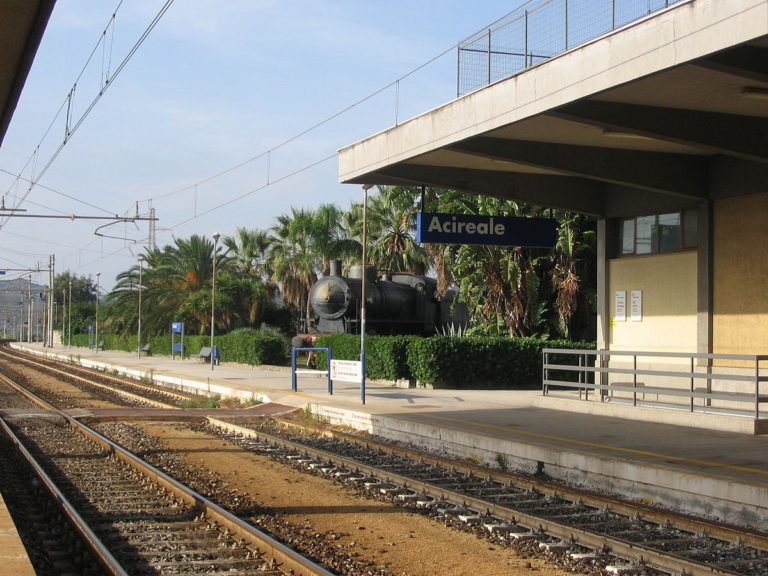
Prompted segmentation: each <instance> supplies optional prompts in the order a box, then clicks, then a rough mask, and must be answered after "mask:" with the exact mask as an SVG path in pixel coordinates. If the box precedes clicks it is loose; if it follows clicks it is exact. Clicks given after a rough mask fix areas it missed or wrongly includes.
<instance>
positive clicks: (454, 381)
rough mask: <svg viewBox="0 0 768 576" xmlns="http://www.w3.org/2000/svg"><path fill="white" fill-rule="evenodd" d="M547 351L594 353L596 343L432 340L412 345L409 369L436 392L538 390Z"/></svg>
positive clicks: (527, 339) (428, 339) (486, 339)
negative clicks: (584, 350)
mask: <svg viewBox="0 0 768 576" xmlns="http://www.w3.org/2000/svg"><path fill="white" fill-rule="evenodd" d="M544 348H570V349H582V348H583V349H594V348H595V343H594V342H570V341H565V340H540V339H538V338H501V337H499V338H492V337H469V338H453V337H450V336H433V337H431V338H424V339H421V340H419V341H413V342H412V343H411V345H410V346H409V347H408V366H409V367H410V369H411V373H412V374H413V377H414V378H416V380H418V381H419V382H420V383H422V384H427V385H431V386H434V387H436V388H469V387H471V388H505V389H536V388H539V387H541V365H542V350H543V349H544ZM562 363H565V361H563V362H562Z"/></svg>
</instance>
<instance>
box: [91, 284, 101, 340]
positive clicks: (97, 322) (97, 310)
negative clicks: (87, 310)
mask: <svg viewBox="0 0 768 576" xmlns="http://www.w3.org/2000/svg"><path fill="white" fill-rule="evenodd" d="M100 283H101V272H96V335H95V336H94V339H93V343H94V345H95V346H96V353H97V354H98V352H99V286H100Z"/></svg>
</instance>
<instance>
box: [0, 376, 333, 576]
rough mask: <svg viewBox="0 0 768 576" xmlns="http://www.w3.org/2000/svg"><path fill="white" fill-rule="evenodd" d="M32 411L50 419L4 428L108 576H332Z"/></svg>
mask: <svg viewBox="0 0 768 576" xmlns="http://www.w3.org/2000/svg"><path fill="white" fill-rule="evenodd" d="M0 380H2V382H3V384H5V385H6V386H10V387H13V388H14V389H16V390H17V391H19V392H20V393H21V390H20V388H19V387H18V385H16V384H15V383H13V382H11V381H10V380H9V379H8V378H6V377H1V378H0ZM24 396H25V397H26V398H28V399H30V400H31V399H32V398H33V397H32V395H31V394H30V393H29V392H25V393H24ZM35 403H36V404H37V405H38V406H40V407H42V408H43V409H44V410H45V411H46V413H45V414H43V415H41V414H39V413H33V414H32V416H31V417H24V416H23V415H20V414H17V415H16V416H15V417H14V418H13V420H14V424H13V429H12V427H11V426H10V425H9V424H7V423H6V421H5V419H3V420H2V421H0V428H2V431H3V433H4V434H5V436H6V438H8V440H7V441H8V442H10V443H12V444H13V445H15V446H17V447H18V451H19V453H20V454H21V455H22V456H23V458H24V459H25V460H26V462H27V463H28V465H29V467H31V468H32V469H33V470H34V471H35V474H36V477H37V482H39V484H40V485H41V486H44V487H45V490H46V491H47V492H48V493H50V494H51V496H52V497H53V499H54V500H56V501H57V502H60V503H61V506H62V508H61V510H62V511H61V514H62V515H63V516H66V518H67V519H68V520H69V522H70V523H71V525H72V526H74V527H75V530H76V531H77V533H78V534H79V535H80V538H81V542H86V543H87V544H88V548H89V549H90V550H91V551H92V554H93V555H94V556H95V557H96V558H97V559H98V562H99V564H100V565H101V567H102V569H103V571H102V573H107V574H120V575H123V574H174V575H192V574H228V575H229V574H231V575H237V574H242V575H246V574H248V575H265V576H276V575H278V574H297V575H298V574H304V575H324V576H325V575H330V574H331V572H330V571H328V570H326V569H325V568H324V567H322V566H320V565H318V564H316V563H314V562H312V561H310V560H308V559H307V558H305V557H304V556H302V555H301V554H299V553H297V552H296V551H294V550H292V549H291V548H289V547H287V546H285V545H283V544H281V543H280V542H278V541H276V540H275V539H273V538H271V537H270V536H268V535H267V534H265V533H263V532H261V531H260V530H258V529H256V528H254V527H253V526H251V525H249V524H247V523H246V522H244V521H243V520H241V519H239V518H237V517H236V516H234V515H232V514H231V513H229V512H227V511H226V510H224V509H223V508H221V507H220V506H218V505H216V504H215V503H213V502H212V501H210V500H208V499H206V498H204V497H203V496H201V495H199V494H198V493H196V492H194V491H192V490H190V489H189V488H187V487H186V486H184V485H182V484H180V483H179V482H177V481H175V480H174V479H172V478H171V477H169V476H167V475H166V474H164V473H163V472H161V471H160V470H158V469H156V468H154V467H152V466H150V465H148V464H147V463H146V462H144V461H142V460H140V459H139V458H137V457H136V456H134V455H133V454H131V453H129V452H128V451H126V450H125V449H123V448H121V447H120V446H119V445H117V444H115V443H114V442H111V441H110V440H108V439H107V438H105V437H103V436H101V435H100V434H98V433H97V432H95V431H94V430H92V429H90V428H88V427H86V426H84V425H83V424H81V423H79V422H77V421H76V420H74V419H73V418H70V417H68V416H67V415H66V414H64V413H63V412H61V411H59V410H57V409H55V408H54V407H53V406H51V405H49V404H47V403H45V402H44V401H42V400H39V399H37V400H35ZM83 573H85V572H83Z"/></svg>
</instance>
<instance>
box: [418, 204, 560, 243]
mask: <svg viewBox="0 0 768 576" xmlns="http://www.w3.org/2000/svg"><path fill="white" fill-rule="evenodd" d="M416 241H417V242H431V243H435V244H483V245H489V246H527V247H536V248H552V247H554V246H555V244H556V243H557V221H556V220H554V219H553V218H519V217H514V216H475V215H472V214H439V213H433V212H420V213H419V214H417V215H416Z"/></svg>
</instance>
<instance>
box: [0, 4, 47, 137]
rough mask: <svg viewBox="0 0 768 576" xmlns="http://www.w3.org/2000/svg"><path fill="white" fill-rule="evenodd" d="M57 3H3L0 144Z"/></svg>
mask: <svg viewBox="0 0 768 576" xmlns="http://www.w3.org/2000/svg"><path fill="white" fill-rule="evenodd" d="M55 3H56V0H0V144H2V143H3V138H4V137H5V133H6V131H7V130H8V125H9V124H10V122H11V118H12V117H13V112H14V110H15V109H16V104H17V103H18V101H19V96H20V95H21V91H22V89H23V88H24V82H25V81H26V80H27V74H29V69H30V68H31V66H32V61H33V60H34V58H35V54H36V53H37V47H38V46H39V45H40V39H41V38H42V37H43V32H44V31H45V27H46V25H47V24H48V18H49V17H50V15H51V11H52V10H53V6H54V4H55Z"/></svg>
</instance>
